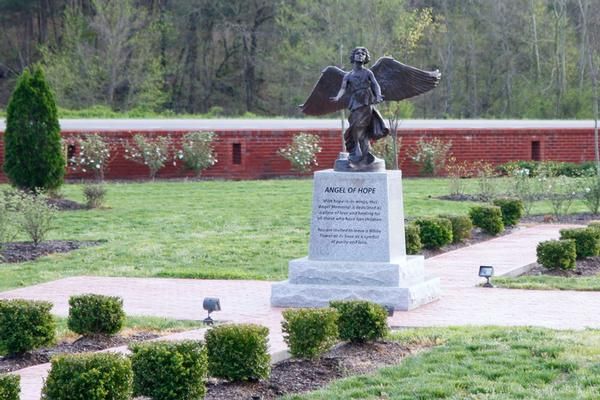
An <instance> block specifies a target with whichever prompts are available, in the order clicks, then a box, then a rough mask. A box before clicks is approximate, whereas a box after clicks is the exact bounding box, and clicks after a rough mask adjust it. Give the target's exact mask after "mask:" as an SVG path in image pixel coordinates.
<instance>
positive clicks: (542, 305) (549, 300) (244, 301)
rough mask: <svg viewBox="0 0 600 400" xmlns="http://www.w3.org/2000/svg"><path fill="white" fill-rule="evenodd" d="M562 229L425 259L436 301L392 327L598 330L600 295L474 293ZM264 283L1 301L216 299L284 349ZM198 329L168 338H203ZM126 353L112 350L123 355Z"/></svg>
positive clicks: (166, 311) (71, 290)
mask: <svg viewBox="0 0 600 400" xmlns="http://www.w3.org/2000/svg"><path fill="white" fill-rule="evenodd" d="M564 227H565V226H564V225H538V226H534V227H529V228H523V229H520V230H519V231H517V232H515V233H512V234H510V235H506V236H502V237H499V238H496V239H494V240H491V241H488V242H484V243H480V244H476V245H473V246H469V247H464V248H462V249H458V250H455V251H452V252H448V253H444V254H441V255H439V256H436V257H432V258H430V259H427V260H426V261H425V269H426V274H428V275H435V276H439V277H440V278H441V282H442V288H443V293H442V297H441V299H440V300H439V301H437V302H434V303H431V304H428V305H426V306H423V307H420V308H418V309H416V310H413V311H408V312H396V313H395V315H394V316H393V317H392V318H391V319H390V323H391V325H392V326H448V325H490V324H493V325H506V326H510V325H535V326H544V327H550V328H559V329H583V328H586V327H593V328H600V314H599V313H598V312H597V310H599V309H600V294H597V293H594V292H572V291H530V290H508V289H487V288H481V287H476V285H477V284H479V283H480V282H482V279H481V278H479V277H478V276H477V272H478V269H479V265H493V266H494V268H495V272H496V274H497V275H502V274H509V273H511V272H512V271H515V270H519V269H522V268H523V267H524V266H526V265H527V264H530V263H532V262H534V261H535V258H536V256H535V247H536V245H537V243H538V242H540V241H543V240H548V239H552V238H557V237H558V230H559V229H562V228H564ZM270 285H271V283H270V282H264V281H223V280H189V279H158V278H156V279H144V278H108V277H74V278H66V279H61V280H58V281H54V282H48V283H44V284H40V285H36V286H31V287H27V288H23V289H16V290H11V291H7V292H3V293H0V298H27V299H38V300H48V301H51V302H52V303H54V305H55V306H54V309H53V312H55V313H56V314H58V315H67V313H68V298H69V296H71V295H73V294H79V293H90V292H93V293H99V294H107V295H114V296H121V297H122V298H123V300H124V306H125V311H126V312H127V313H128V314H130V315H155V316H164V317H169V318H175V319H194V320H200V319H203V318H204V317H205V316H206V315H205V312H204V311H203V310H202V300H203V298H204V297H219V298H220V300H221V306H222V308H223V311H220V312H218V313H215V314H213V316H214V317H215V319H217V320H220V321H232V322H254V323H260V324H263V325H265V326H268V327H269V329H270V331H271V334H270V337H269V340H270V350H271V352H272V353H274V354H278V355H281V352H282V351H284V350H285V345H284V343H283V338H282V336H281V327H280V322H281V309H276V308H271V307H270V305H269V296H270ZM203 334H204V330H197V331H191V332H186V333H183V334H178V335H173V336H171V337H169V339H171V340H175V339H177V338H180V337H183V336H185V337H190V338H201V337H202V336H203ZM123 350H124V349H122V348H121V349H118V351H123ZM48 367H49V366H48V364H45V365H40V366H36V367H31V368H26V369H23V370H21V371H19V372H18V373H19V375H21V377H22V389H23V393H22V397H21V399H22V400H38V399H39V393H40V388H41V385H42V381H43V378H44V377H45V375H46V373H47V369H48Z"/></svg>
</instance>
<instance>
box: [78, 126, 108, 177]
mask: <svg viewBox="0 0 600 400" xmlns="http://www.w3.org/2000/svg"><path fill="white" fill-rule="evenodd" d="M69 144H75V145H77V147H78V148H79V152H78V154H77V155H74V156H73V157H71V158H70V159H69V168H70V169H72V170H73V171H81V172H88V171H92V172H93V173H94V177H95V178H96V180H99V181H103V180H104V173H105V172H106V170H107V168H108V164H109V163H110V162H111V161H112V158H111V153H112V154H113V155H114V148H113V145H111V144H109V143H108V141H107V140H106V139H105V138H104V137H102V135H100V134H98V133H94V134H92V135H86V136H83V137H81V138H77V139H75V140H74V141H71V143H69Z"/></svg>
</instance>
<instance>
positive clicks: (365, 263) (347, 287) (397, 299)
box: [271, 170, 440, 310]
mask: <svg viewBox="0 0 600 400" xmlns="http://www.w3.org/2000/svg"><path fill="white" fill-rule="evenodd" d="M288 275H289V279H288V280H287V281H284V282H278V283H274V284H273V285H272V287H271V305H272V306H274V307H322V306H326V305H327V304H328V303H329V301H330V300H344V299H365V300H371V301H374V302H376V303H379V304H382V305H385V306H388V307H393V308H394V309H395V310H410V309H413V308H415V307H418V306H420V305H423V304H426V303H429V302H431V301H433V300H436V299H438V298H439V295H440V282H439V279H437V278H427V277H425V276H424V259H423V256H407V255H406V246H405V242H404V208H403V203H402V174H401V172H400V171H384V172H360V173H356V172H336V171H333V170H325V171H318V172H316V173H315V178H314V188H313V208H312V221H311V230H310V244H309V253H308V257H305V258H300V259H296V260H292V261H290V263H289V274H288Z"/></svg>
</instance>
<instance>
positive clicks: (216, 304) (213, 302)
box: [202, 297, 221, 325]
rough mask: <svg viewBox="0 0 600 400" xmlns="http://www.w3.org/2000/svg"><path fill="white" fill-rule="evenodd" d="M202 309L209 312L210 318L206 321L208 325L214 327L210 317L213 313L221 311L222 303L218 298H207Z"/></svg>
mask: <svg viewBox="0 0 600 400" xmlns="http://www.w3.org/2000/svg"><path fill="white" fill-rule="evenodd" d="M202 307H203V308H204V309H205V310H206V311H208V317H206V318H205V319H204V323H205V324H206V325H212V324H213V323H214V321H213V319H212V318H211V317H210V313H211V312H213V311H221V302H220V301H219V299H218V298H216V297H205V298H204V301H203V302H202Z"/></svg>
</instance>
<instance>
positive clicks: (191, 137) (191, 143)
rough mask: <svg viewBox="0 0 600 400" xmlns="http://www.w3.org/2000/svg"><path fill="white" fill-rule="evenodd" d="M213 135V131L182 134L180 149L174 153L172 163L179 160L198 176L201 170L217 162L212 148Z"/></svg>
mask: <svg viewBox="0 0 600 400" xmlns="http://www.w3.org/2000/svg"><path fill="white" fill-rule="evenodd" d="M215 136H216V134H215V133H214V132H191V133H187V134H186V135H184V136H183V141H182V144H181V149H179V150H177V152H176V154H175V161H174V165H175V164H176V163H177V161H178V160H181V161H182V162H183V165H184V166H185V167H186V168H187V169H191V170H192V171H194V172H195V173H196V176H200V174H201V173H202V170H205V169H206V168H208V167H212V166H213V165H215V163H216V162H217V157H216V154H215V150H214V148H213V142H214V140H215Z"/></svg>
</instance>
